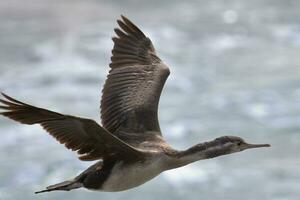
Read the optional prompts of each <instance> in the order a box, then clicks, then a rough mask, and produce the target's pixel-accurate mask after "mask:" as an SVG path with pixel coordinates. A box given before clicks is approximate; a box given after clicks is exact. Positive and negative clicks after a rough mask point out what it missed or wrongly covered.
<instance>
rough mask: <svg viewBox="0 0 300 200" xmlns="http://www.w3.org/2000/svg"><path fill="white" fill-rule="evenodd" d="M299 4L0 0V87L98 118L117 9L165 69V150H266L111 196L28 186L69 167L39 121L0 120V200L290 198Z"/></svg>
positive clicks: (296, 173)
mask: <svg viewBox="0 0 300 200" xmlns="http://www.w3.org/2000/svg"><path fill="white" fill-rule="evenodd" d="M299 10H300V1H297V0H286V1H281V0H252V1H246V0H228V1H215V0H206V1H205V0H198V1H196V0H195V1H182V0H164V1H161V0H154V1H147V0H144V1H142V0H118V1H104V0H103V1H97V0H26V1H22V0H10V1H6V0H0V91H2V92H5V93H7V94H9V95H11V96H13V97H15V98H17V99H20V100H21V101H25V102H27V103H30V104H33V105H36V106H39V107H44V108H48V109H51V110H55V111H58V112H62V113H66V114H71V115H76V116H82V117H89V118H93V119H95V120H97V121H100V113H99V106H100V98H101V90H102V86H103V83H104V81H105V78H106V75H107V73H108V70H109V67H108V64H109V62H110V54H111V53H110V51H111V49H112V46H113V43H112V41H111V39H110V38H111V37H112V36H113V35H114V32H113V28H115V27H116V26H117V23H116V19H118V18H120V15H121V14H124V15H125V16H127V17H128V18H129V19H131V20H132V21H133V22H135V23H136V24H137V25H138V26H139V27H140V28H141V29H142V30H143V31H144V32H145V34H146V35H148V36H149V37H150V38H151V40H152V42H153V44H154V46H155V48H156V50H157V53H158V55H159V56H160V57H161V59H163V60H164V61H165V63H167V64H168V65H169V67H170V70H171V75H170V76H169V79H168V80H167V83H166V85H165V88H164V90H163V94H162V97H161V100H160V106H159V119H160V126H161V129H162V131H163V134H164V136H165V138H166V140H167V141H168V142H169V143H170V144H172V145H173V146H174V147H175V148H178V149H186V148H188V147H189V146H191V145H194V144H195V143H198V142H204V141H208V140H212V139H214V138H216V137H219V136H222V135H236V136H240V137H243V138H244V139H245V140H246V141H248V142H251V143H270V144H271V145H272V147H271V148H268V149H267V148H265V149H257V150H249V151H245V152H242V153H237V154H232V155H228V156H224V157H219V158H216V159H211V160H205V161H201V162H197V163H194V164H191V165H188V166H186V167H183V168H180V169H176V170H172V171H169V172H166V173H163V174H161V175H160V176H158V177H157V178H155V179H154V180H152V181H150V182H148V183H146V184H144V185H142V186H140V187H138V188H135V189H132V190H129V191H125V192H119V193H104V192H92V191H87V190H84V189H79V190H74V191H72V192H52V193H44V194H39V195H35V194H34V191H37V190H41V189H44V188H45V187H46V186H48V185H51V184H54V183H57V182H60V181H63V180H66V179H70V178H72V177H74V176H75V175H77V174H78V173H80V172H81V171H83V170H84V169H85V168H86V167H88V166H89V165H91V164H92V163H90V162H80V161H79V160H78V159H77V157H76V154H75V153H74V152H71V151H68V150H66V149H65V148H64V147H63V145H60V144H59V143H58V142H56V141H55V140H54V139H53V138H52V137H51V136H49V135H48V134H47V133H46V132H45V131H43V130H42V128H40V127H39V126H25V125H20V124H18V123H15V122H13V121H11V120H8V119H5V118H3V117H0V200H24V199H26V200H29V199H35V200H39V199H43V200H58V199H72V200H87V199H89V200H96V199H107V200H117V199H130V200H140V199H143V200H156V199H157V200H158V199H166V200H169V199H170V200H171V199H172V200H182V199H184V200H195V199H197V200H201V199H205V200H299V198H300V155H299V153H300V24H299V19H300V12H299Z"/></svg>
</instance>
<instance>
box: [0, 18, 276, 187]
mask: <svg viewBox="0 0 300 200" xmlns="http://www.w3.org/2000/svg"><path fill="white" fill-rule="evenodd" d="M117 23H118V25H119V28H116V29H114V31H115V34H116V36H115V37H113V38H112V40H113V42H114V47H113V50H112V57H111V63H110V65H109V66H110V71H109V74H108V76H107V79H106V82H105V84H104V88H103V91H102V99H101V121H102V126H101V125H99V124H98V123H97V122H95V121H94V120H92V119H85V118H80V117H75V116H70V115H65V114H61V113H58V112H53V111H50V110H47V109H43V108H38V107H35V106H32V105H29V104H27V103H23V102H21V101H18V100H16V99H14V98H12V97H10V96H8V95H6V94H4V93H2V98H1V99H0V111H1V112H0V115H3V116H5V117H8V118H10V119H12V120H15V121H17V122H20V123H23V124H30V125H31V124H40V125H41V126H42V127H43V128H44V129H45V130H46V131H47V132H48V133H49V134H50V135H52V136H53V137H54V138H55V139H56V140H58V141H59V142H60V143H61V144H64V145H65V147H66V148H68V149H71V150H73V151H76V152H77V153H78V155H79V159H80V160H82V161H97V162H96V163H95V164H93V165H92V166H90V167H89V168H88V169H86V170H85V171H83V172H82V173H81V174H79V175H78V176H76V177H75V178H73V179H71V180H68V181H64V182H61V183H58V184H54V185H50V186H48V187H47V188H46V189H45V190H41V191H38V192H36V193H42V192H50V191H58V190H64V191H69V190H73V189H77V188H82V187H83V188H86V189H90V190H98V191H109V192H116V191H123V190H128V189H130V188H134V187H137V186H139V185H141V184H143V183H145V182H147V181H149V180H151V179H152V178H154V177H155V176H157V175H159V174H160V173H162V172H163V171H166V170H170V169H174V168H178V167H182V166H185V165H188V164H190V163H193V162H195V161H199V160H203V159H209V158H214V157H217V156H222V155H226V154H231V153H235V152H240V151H243V150H246V149H250V148H259V147H269V146H270V145H269V144H249V143H246V142H245V141H244V140H243V139H242V138H239V137H235V136H222V137H219V138H216V139H214V140H212V141H209V142H204V143H199V144H197V145H194V146H192V147H190V148H188V149H187V150H176V149H174V148H172V147H171V146H170V145H169V144H168V143H167V142H166V141H165V140H164V138H163V136H162V133H161V130H160V127H159V122H158V116H157V110H158V103H159V98H160V94H161V92H162V89H163V86H164V84H165V81H166V80H167V78H168V76H169V74H170V71H169V67H168V66H167V65H166V64H165V63H164V62H163V61H162V60H161V59H160V58H159V57H158V56H157V54H156V51H155V49H154V46H153V44H152V42H151V40H150V39H149V38H148V37H147V36H146V35H145V34H144V33H143V32H142V31H141V30H140V29H139V28H138V27H137V26H136V25H134V24H133V23H132V22H131V21H130V20H129V19H127V18H126V17H124V16H121V19H120V20H117Z"/></svg>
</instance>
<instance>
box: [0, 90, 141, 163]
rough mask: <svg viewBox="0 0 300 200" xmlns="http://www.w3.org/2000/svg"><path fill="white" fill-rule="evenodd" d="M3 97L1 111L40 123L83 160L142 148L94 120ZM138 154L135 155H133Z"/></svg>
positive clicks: (139, 153)
mask: <svg viewBox="0 0 300 200" xmlns="http://www.w3.org/2000/svg"><path fill="white" fill-rule="evenodd" d="M2 95H3V97H4V98H5V99H0V102H1V103H2V105H1V104H0V108H1V109H2V110H3V111H4V112H1V113H0V114H1V115H3V116H5V117H8V118H10V119H13V120H15V121H18V122H20V123H23V124H40V125H41V126H42V127H43V128H44V129H45V130H46V131H47V132H48V133H49V134H50V135H52V136H53V137H54V138H55V139H56V140H57V141H58V142H60V143H61V144H64V145H65V147H66V148H68V149H71V150H73V151H77V153H78V154H79V159H80V160H97V159H103V158H105V157H107V156H110V155H116V154H117V155H121V156H120V158H121V159H122V156H123V157H124V156H126V157H127V159H128V156H129V157H132V158H135V156H136V158H137V157H140V155H141V152H140V151H139V150H138V149H135V148H134V147H131V146H130V145H128V144H126V143H124V142H123V141H121V140H119V139H118V138H117V137H115V136H113V135H112V134H110V133H109V132H108V131H106V130H105V129H104V128H102V127H101V126H99V125H98V124H97V123H96V122H95V121H93V120H90V119H84V118H79V117H74V116H69V115H63V114H60V113H57V112H53V111H49V110H46V109H42V108H38V107H34V106H31V105H29V104H25V103H23V102H20V101H18V100H16V99H13V98H12V97H9V96H8V95H6V94H3V93H2ZM134 155H135V156H134Z"/></svg>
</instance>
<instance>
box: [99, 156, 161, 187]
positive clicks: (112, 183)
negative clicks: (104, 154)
mask: <svg viewBox="0 0 300 200" xmlns="http://www.w3.org/2000/svg"><path fill="white" fill-rule="evenodd" d="M162 160H163V159H161V158H155V159H153V160H149V161H146V162H143V163H135V164H132V165H126V164H124V163H123V162H119V163H117V164H116V165H115V166H114V167H113V169H112V171H111V173H110V175H109V177H108V179H107V180H106V181H105V182H104V183H103V185H102V187H101V189H100V190H102V191H107V192H116V191H122V190H127V189H130V188H133V187H136V186H139V185H141V184H143V183H145V182H147V181H149V180H151V179H152V178H154V177H155V176H157V175H158V174H160V173H161V172H162V171H163V161H162Z"/></svg>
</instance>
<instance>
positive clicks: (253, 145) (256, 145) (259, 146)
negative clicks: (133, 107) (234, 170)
mask: <svg viewBox="0 0 300 200" xmlns="http://www.w3.org/2000/svg"><path fill="white" fill-rule="evenodd" d="M261 147H271V145H269V144H246V145H245V149H253V148H261Z"/></svg>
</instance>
